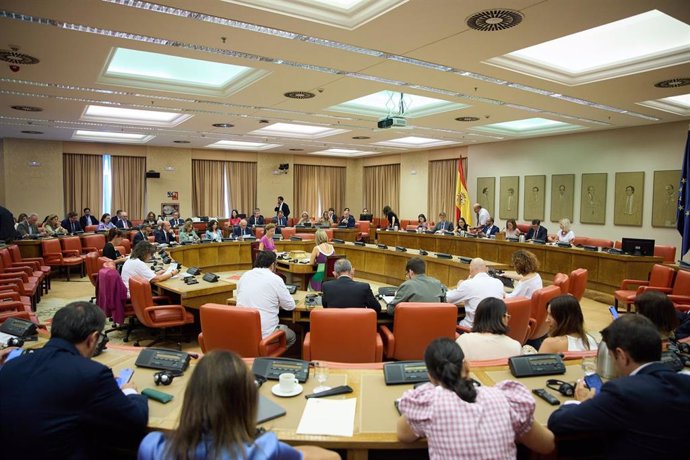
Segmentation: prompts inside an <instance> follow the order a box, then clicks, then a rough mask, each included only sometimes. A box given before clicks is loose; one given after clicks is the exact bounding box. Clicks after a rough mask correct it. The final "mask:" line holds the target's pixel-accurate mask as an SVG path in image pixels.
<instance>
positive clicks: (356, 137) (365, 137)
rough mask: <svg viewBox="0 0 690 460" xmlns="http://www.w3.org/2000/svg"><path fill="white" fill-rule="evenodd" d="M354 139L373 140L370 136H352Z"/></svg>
mask: <svg viewBox="0 0 690 460" xmlns="http://www.w3.org/2000/svg"><path fill="white" fill-rule="evenodd" d="M352 138H353V139H357V140H361V139H371V137H369V136H352Z"/></svg>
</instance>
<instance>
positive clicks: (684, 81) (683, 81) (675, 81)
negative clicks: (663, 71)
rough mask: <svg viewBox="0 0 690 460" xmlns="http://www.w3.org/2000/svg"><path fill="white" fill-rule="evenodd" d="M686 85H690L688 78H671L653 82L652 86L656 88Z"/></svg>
mask: <svg viewBox="0 0 690 460" xmlns="http://www.w3.org/2000/svg"><path fill="white" fill-rule="evenodd" d="M688 85H690V78H672V79H670V80H664V81H660V82H658V83H654V86H656V87H657V88H678V87H680V86H688Z"/></svg>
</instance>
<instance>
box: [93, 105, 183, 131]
mask: <svg viewBox="0 0 690 460" xmlns="http://www.w3.org/2000/svg"><path fill="white" fill-rule="evenodd" d="M190 117H191V115H187V114H182V113H178V112H160V111H155V110H139V109H128V108H124V107H107V106H102V105H88V106H86V109H85V110H84V114H83V115H82V116H81V119H82V120H88V121H101V122H108V123H126V124H129V123H136V124H138V125H145V126H176V125H179V124H180V123H182V122H183V121H185V120H187V119H188V118H190Z"/></svg>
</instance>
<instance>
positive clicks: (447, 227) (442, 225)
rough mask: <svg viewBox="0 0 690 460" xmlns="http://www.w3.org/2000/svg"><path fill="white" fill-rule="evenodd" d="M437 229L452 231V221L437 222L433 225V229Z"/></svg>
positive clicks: (436, 230)
mask: <svg viewBox="0 0 690 460" xmlns="http://www.w3.org/2000/svg"><path fill="white" fill-rule="evenodd" d="M439 230H445V231H447V232H452V231H453V222H451V221H449V220H446V221H444V222H438V223H437V224H436V226H435V227H434V231H435V232H438V231H439Z"/></svg>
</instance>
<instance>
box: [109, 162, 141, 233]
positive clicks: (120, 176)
mask: <svg viewBox="0 0 690 460" xmlns="http://www.w3.org/2000/svg"><path fill="white" fill-rule="evenodd" d="M112 167H113V171H112V184H113V192H112V208H113V211H114V210H116V209H123V210H125V211H127V213H128V214H129V219H130V220H133V219H143V218H144V193H145V180H146V158H144V157H121V156H113V157H112Z"/></svg>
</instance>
